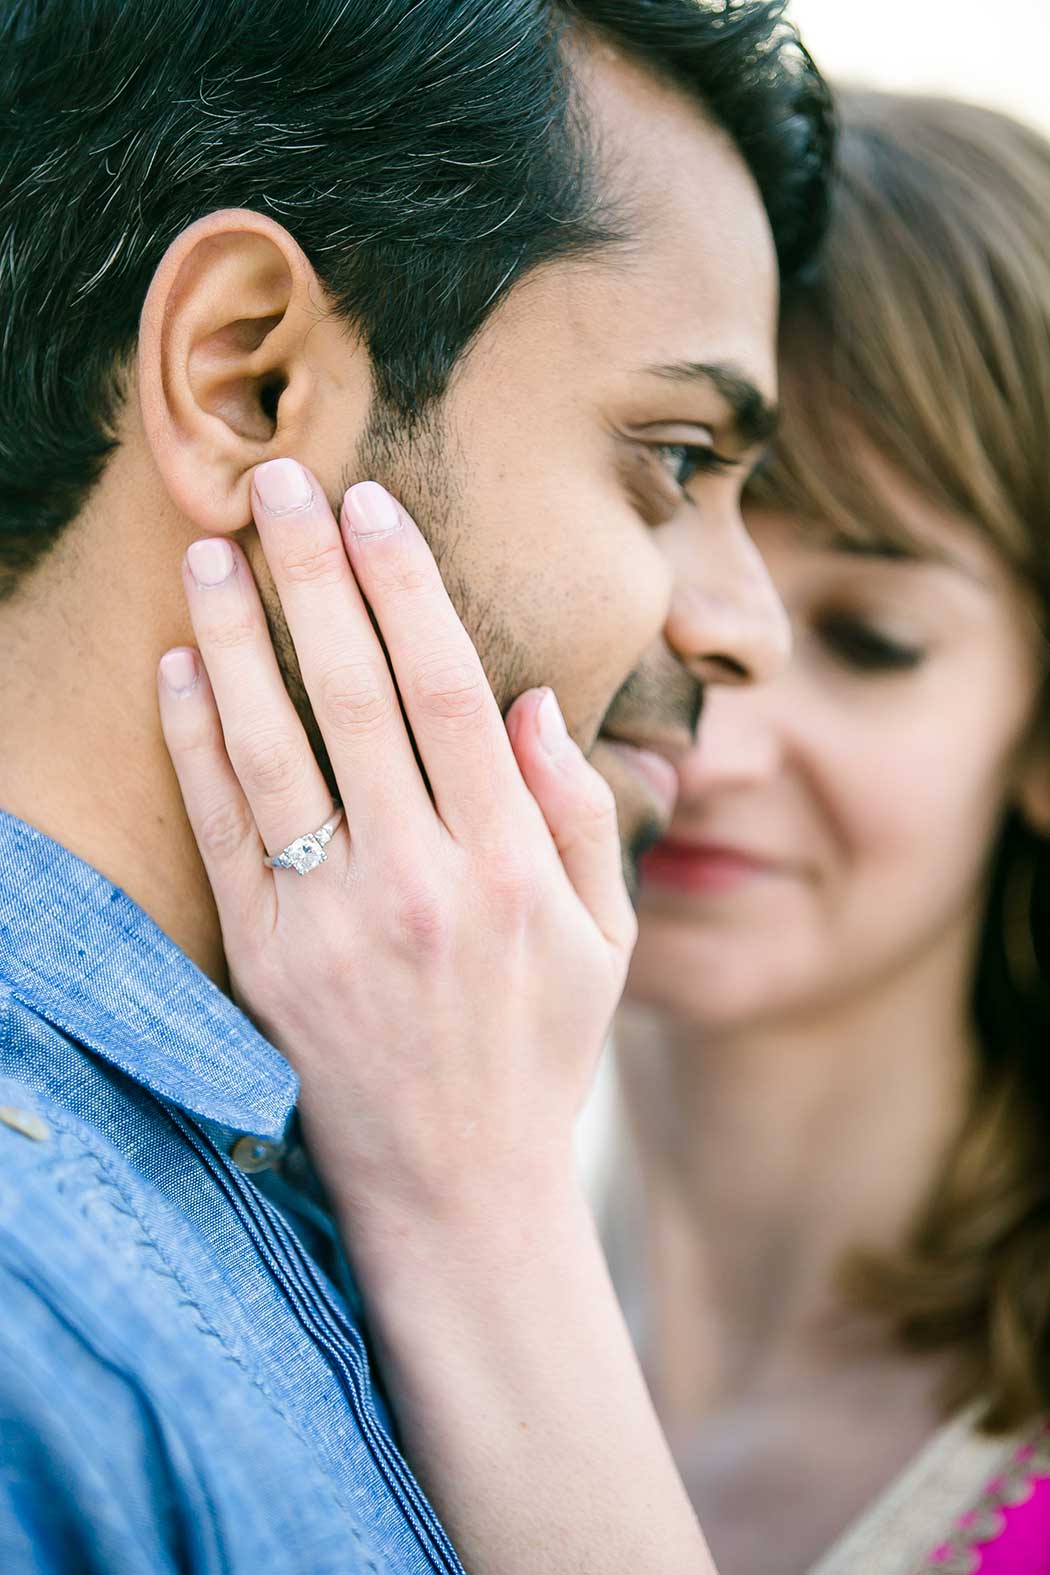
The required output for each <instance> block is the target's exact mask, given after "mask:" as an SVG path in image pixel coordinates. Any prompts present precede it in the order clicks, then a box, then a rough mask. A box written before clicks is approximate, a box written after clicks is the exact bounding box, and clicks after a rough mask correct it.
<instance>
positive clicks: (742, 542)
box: [666, 514, 791, 685]
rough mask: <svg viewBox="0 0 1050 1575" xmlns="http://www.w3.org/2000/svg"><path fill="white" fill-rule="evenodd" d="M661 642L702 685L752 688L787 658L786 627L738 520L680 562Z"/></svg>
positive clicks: (759, 560) (713, 533) (756, 553)
mask: <svg viewBox="0 0 1050 1575" xmlns="http://www.w3.org/2000/svg"><path fill="white" fill-rule="evenodd" d="M680 565H681V566H680V571H679V572H678V574H677V576H676V583H675V586H674V590H673V592H672V597H671V607H670V612H669V613H668V619H667V630H666V635H667V640H668V643H669V645H670V646H671V648H672V650H673V651H674V652H675V654H676V656H677V657H678V659H679V661H680V662H682V663H683V664H684V665H685V666H687V667H688V668H689V670H690V671H691V672H692V673H694V674H695V676H696V677H697V678H699V679H700V680H701V681H702V682H703V683H705V684H734V685H738V684H758V683H766V682H768V681H769V680H770V679H771V678H775V677H776V675H777V674H778V673H779V672H780V671H781V669H782V668H783V667H784V666H785V665H786V664H787V661H788V658H789V656H790V654H791V625H790V623H789V621H788V616H787V613H786V612H785V611H784V607H783V605H782V603H781V601H780V597H779V596H778V595H777V592H776V589H775V587H774V585H773V581H772V580H771V579H770V576H769V572H768V570H767V569H766V566H765V564H764V563H763V561H762V558H761V555H760V554H759V551H758V549H757V547H756V546H755V544H754V542H753V541H752V540H751V538H750V536H749V535H748V534H747V531H746V530H745V528H744V525H743V521H742V520H741V519H740V517H739V514H737V515H736V517H735V519H734V520H733V521H732V522H731V524H730V526H729V528H728V529H727V530H714V529H712V530H711V531H710V533H709V534H708V535H707V537H706V540H705V541H704V542H703V543H702V544H699V546H698V543H697V541H696V538H695V537H694V538H693V543H692V551H691V552H689V553H688V554H687V555H685V559H684V562H682V561H681V560H680Z"/></svg>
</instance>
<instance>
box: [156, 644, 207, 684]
mask: <svg viewBox="0 0 1050 1575" xmlns="http://www.w3.org/2000/svg"><path fill="white" fill-rule="evenodd" d="M160 676H161V677H162V678H163V680H164V682H165V684H166V686H167V687H168V688H169V689H170V690H171V692H172V694H173V695H188V694H189V692H190V690H191V689H195V688H196V687H197V679H198V678H199V677H200V668H199V667H198V666H197V655H196V652H195V651H186V650H180V651H168V652H166V653H165V655H164V656H162V657H161V659H160Z"/></svg>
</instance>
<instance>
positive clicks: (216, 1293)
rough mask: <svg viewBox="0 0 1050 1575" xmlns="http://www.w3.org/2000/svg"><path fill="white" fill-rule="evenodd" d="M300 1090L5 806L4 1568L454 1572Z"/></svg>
mask: <svg viewBox="0 0 1050 1575" xmlns="http://www.w3.org/2000/svg"><path fill="white" fill-rule="evenodd" d="M296 1094H297V1082H296V1078H295V1075H294V1073H293V1072H292V1070H291V1068H290V1067H289V1066H288V1064H287V1062H286V1061H285V1060H284V1059H283V1058H282V1057H281V1056H280V1055H279V1054H278V1053H277V1051H276V1050H275V1049H274V1048H273V1046H272V1045H270V1044H268V1043H267V1042H266V1040H264V1039H263V1038H262V1037H261V1036H260V1035H259V1034H258V1033H257V1032H256V1031H255V1029H254V1028H253V1027H252V1025H251V1023H250V1022H249V1021H248V1019H247V1018H246V1017H245V1016H244V1014H243V1013H242V1012H240V1011H239V1010H238V1009H237V1007H236V1006H235V1005H234V1004H233V1003H232V1001H230V1000H229V999H228V998H227V997H226V996H224V995H223V994H222V992H221V991H219V990H217V989H216V988H215V987H214V985H212V984H211V982H210V981H209V980H208V979H207V978H205V976H204V975H203V974H202V973H200V972H199V970H198V969H197V968H195V967H194V965H193V964H192V963H191V962H190V961H189V960H188V958H186V957H185V956H184V955H183V954H182V953H181V952H180V951H179V950H178V949H177V948H176V947H175V946H174V945H173V944H172V942H171V941H170V940H168V938H167V937H166V936H165V935H164V934H162V932H161V931H160V930H159V929H158V928H157V927H156V925H154V924H153V923H152V922H151V920H150V919H149V918H148V917H147V916H146V914H145V913H143V911H142V910H141V909H140V908H139V907H137V906H136V904H135V903H133V902H132V901H131V900H130V899H129V898H128V897H127V896H126V895H125V894H124V893H123V892H121V891H119V890H117V889H116V888H115V887H114V886H112V885H111V884H110V882H109V881H107V880H105V879H104V878H103V877H102V876H101V875H100V874H98V872H97V871H95V870H93V869H91V868H89V866H87V865H86V864H84V863H82V862H81V861H80V860H79V859H77V858H75V857H74V856H73V855H72V854H71V853H69V852H68V851H67V850H66V849H64V848H62V847H59V846H58V845H57V844H56V843H54V842H52V841H51V840H49V839H48V838H47V837H44V836H42V835H41V834H40V833H39V832H37V831H35V830H33V829H32V828H31V827H29V826H27V825H25V824H24V823H23V822H21V821H18V820H15V819H14V818H13V817H11V816H9V815H5V814H3V813H2V812H0V1571H2V1572H3V1575H30V1572H32V1575H89V1572H97V1575H147V1572H148V1575H168V1572H171V1575H175V1572H178V1575H189V1572H193V1575H220V1572H221V1575H259V1572H260V1571H262V1570H265V1571H266V1572H267V1575H293V1572H294V1575H335V1572H339V1575H365V1572H368V1575H423V1572H433V1571H454V1572H457V1575H462V1568H461V1565H460V1563H459V1561H458V1559H457V1558H456V1555H455V1553H454V1552H453V1550H452V1548H451V1546H450V1544H449V1541H448V1539H447V1537H446V1536H445V1534H444V1532H443V1531H442V1529H441V1527H440V1525H439V1524H438V1521H437V1519H436V1517H435V1515H434V1512H433V1510H432V1509H431V1508H430V1506H429V1505H428V1504H427V1502H426V1500H425V1499H424V1497H423V1494H422V1492H421V1491H420V1489H419V1487H418V1485H417V1484H416V1483H415V1481H414V1480H413V1478H412V1475H411V1473H410V1472H409V1470H408V1468H407V1466H406V1465H405V1462H404V1460H403V1459H402V1458H401V1455H400V1454H399V1452H398V1450H397V1447H396V1444H395V1442H394V1440H393V1436H392V1433H391V1429H390V1422H389V1418H388V1415H387V1413H386V1410H385V1407H384V1405H383V1402H382V1398H381V1395H380V1394H379V1392H378V1390H377V1387H376V1380H375V1378H374V1376H373V1374H372V1372H371V1369H370V1366H369V1359H368V1354H367V1351H366V1347H365V1343H364V1340H363V1338H362V1331H361V1326H360V1321H359V1318H358V1316H357V1310H356V1300H355V1296H354V1292H353V1287H352V1284H351V1282H350V1279H349V1275H348V1274H347V1272H346V1270H345V1263H344V1261H343V1259H342V1256H341V1254H340V1252H339V1249H338V1243H337V1241H336V1239H335V1235H334V1232H333V1231H332V1228H331V1225H330V1222H329V1220H328V1217H327V1215H326V1214H325V1212H324V1209H323V1206H322V1202H321V1200H320V1197H319V1195H318V1194H317V1191H316V1186H311V1182H310V1175H309V1167H308V1166H307V1164H306V1161H305V1156H304V1155H303V1153H302V1150H301V1148H299V1147H298V1145H297V1144H296V1142H295V1116H294V1110H295V1101H296Z"/></svg>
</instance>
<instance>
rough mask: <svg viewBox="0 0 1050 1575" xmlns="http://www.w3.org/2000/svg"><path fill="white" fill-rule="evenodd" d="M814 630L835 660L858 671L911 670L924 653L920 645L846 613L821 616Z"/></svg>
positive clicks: (892, 671) (918, 663)
mask: <svg viewBox="0 0 1050 1575" xmlns="http://www.w3.org/2000/svg"><path fill="white" fill-rule="evenodd" d="M817 633H818V635H819V636H820V639H821V640H822V641H823V643H824V645H825V646H826V647H827V649H828V650H829V651H830V652H831V654H832V656H834V658H835V659H836V660H837V661H839V662H841V663H842V664H843V665H845V666H847V667H849V668H852V669H853V670H854V671H856V672H861V673H870V674H873V675H880V674H887V673H903V672H911V671H913V670H914V669H915V668H917V667H919V666H920V665H921V664H922V662H923V661H924V660H925V658H926V654H927V653H926V651H925V649H924V648H923V647H922V646H920V645H915V644H912V643H909V642H906V641H904V640H901V639H899V638H896V637H894V636H892V635H890V634H888V633H886V631H885V630H883V629H880V628H879V627H878V626H877V625H876V624H874V623H872V622H870V621H868V620H867V619H864V618H858V617H856V616H855V615H853V614H848V613H836V614H833V615H829V616H827V617H825V618H823V619H821V620H820V622H819V623H818V625H817Z"/></svg>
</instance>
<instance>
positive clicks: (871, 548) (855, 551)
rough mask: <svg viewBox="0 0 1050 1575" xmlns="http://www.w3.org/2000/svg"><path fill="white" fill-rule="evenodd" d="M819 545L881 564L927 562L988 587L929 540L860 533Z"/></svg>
mask: <svg viewBox="0 0 1050 1575" xmlns="http://www.w3.org/2000/svg"><path fill="white" fill-rule="evenodd" d="M820 546H822V547H823V548H825V549H826V550H827V551H829V552H839V553H842V554H844V555H845V556H848V557H854V558H868V559H874V560H875V561H876V562H880V563H908V564H916V565H918V566H921V565H923V564H929V565H932V567H934V568H939V569H952V570H954V572H955V573H956V574H961V575H962V576H963V578H964V579H967V580H969V581H970V582H971V584H973V585H978V586H980V587H981V589H982V590H988V589H989V588H990V587H989V583H988V581H987V580H986V579H985V577H984V576H983V575H982V574H981V573H980V572H979V571H978V570H977V569H975V568H973V567H972V566H971V565H970V564H968V563H965V562H963V560H962V559H961V558H958V557H956V556H955V554H954V553H952V552H950V551H949V550H948V549H947V548H946V547H937V546H934V544H933V543H932V542H930V543H927V542H922V543H919V542H905V541H900V540H898V541H889V540H887V539H885V538H882V539H879V538H877V537H871V538H869V539H867V540H865V539H864V538H863V537H859V536H846V535H839V534H835V535H834V536H829V537H827V538H822V539H821V540H820Z"/></svg>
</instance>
